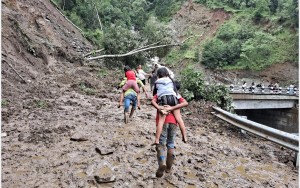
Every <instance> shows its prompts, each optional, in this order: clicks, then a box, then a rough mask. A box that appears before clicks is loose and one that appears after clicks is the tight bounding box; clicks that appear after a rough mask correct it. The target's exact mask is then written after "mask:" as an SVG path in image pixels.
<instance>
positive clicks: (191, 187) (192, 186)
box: [186, 185, 196, 188]
mask: <svg viewBox="0 0 300 188" xmlns="http://www.w3.org/2000/svg"><path fill="white" fill-rule="evenodd" d="M186 188H196V185H188V186H186Z"/></svg>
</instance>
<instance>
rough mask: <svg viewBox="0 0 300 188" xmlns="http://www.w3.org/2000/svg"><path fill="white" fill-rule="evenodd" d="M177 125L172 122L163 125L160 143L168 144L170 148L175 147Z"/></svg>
mask: <svg viewBox="0 0 300 188" xmlns="http://www.w3.org/2000/svg"><path fill="white" fill-rule="evenodd" d="M176 130H177V126H176V125H175V124H172V123H166V124H164V125H163V129H162V133H161V135H160V137H159V144H160V145H163V146H165V145H167V148H168V149H174V148H175V137H176Z"/></svg>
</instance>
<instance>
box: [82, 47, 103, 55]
mask: <svg viewBox="0 0 300 188" xmlns="http://www.w3.org/2000/svg"><path fill="white" fill-rule="evenodd" d="M103 50H104V48H102V49H100V50H95V51H91V52H89V53H87V54H85V55H83V57H87V56H89V55H91V54H93V53H98V52H102V51H103Z"/></svg>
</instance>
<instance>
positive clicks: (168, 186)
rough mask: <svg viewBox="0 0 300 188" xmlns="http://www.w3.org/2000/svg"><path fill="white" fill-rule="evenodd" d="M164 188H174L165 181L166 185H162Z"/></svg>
mask: <svg viewBox="0 0 300 188" xmlns="http://www.w3.org/2000/svg"><path fill="white" fill-rule="evenodd" d="M164 187H166V188H175V186H174V185H172V184H171V183H169V182H167V181H166V183H165V184H164Z"/></svg>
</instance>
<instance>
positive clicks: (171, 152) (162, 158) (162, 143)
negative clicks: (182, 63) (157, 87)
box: [152, 95, 188, 177]
mask: <svg viewBox="0 0 300 188" xmlns="http://www.w3.org/2000/svg"><path fill="white" fill-rule="evenodd" d="M157 101H158V98H157V95H155V96H154V97H153V100H152V104H153V106H154V107H155V108H156V109H157V115H156V125H157V124H158V121H159V113H161V114H166V118H165V121H164V123H163V127H162V132H161V134H160V137H159V144H158V145H156V148H155V149H156V152H157V161H158V169H157V171H156V177H162V176H163V174H164V172H166V173H169V172H171V168H172V165H173V162H174V159H175V137H176V131H177V127H178V124H177V121H176V118H175V116H174V114H173V113H170V112H172V111H174V110H177V109H178V110H179V109H180V108H182V107H185V106H187V105H188V102H187V101H186V100H185V99H184V98H182V97H181V98H180V99H179V100H178V101H179V103H178V104H176V105H175V106H169V105H166V106H164V108H163V109H162V108H161V106H160V105H159V104H158V103H157ZM166 148H167V151H166ZM166 152H167V155H166Z"/></svg>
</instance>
